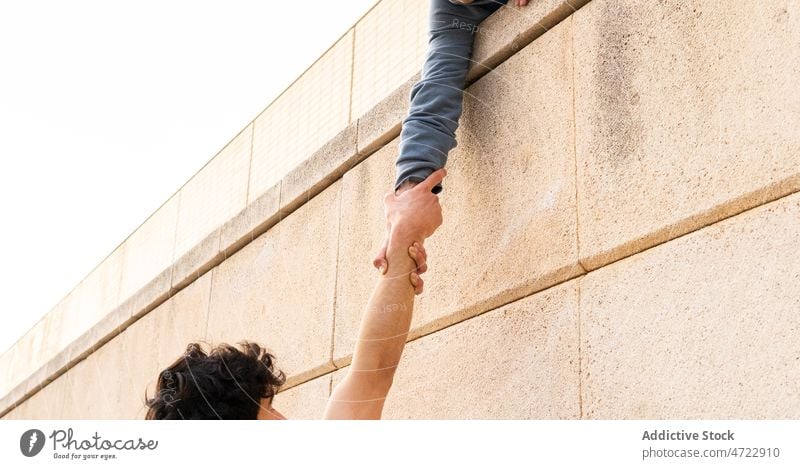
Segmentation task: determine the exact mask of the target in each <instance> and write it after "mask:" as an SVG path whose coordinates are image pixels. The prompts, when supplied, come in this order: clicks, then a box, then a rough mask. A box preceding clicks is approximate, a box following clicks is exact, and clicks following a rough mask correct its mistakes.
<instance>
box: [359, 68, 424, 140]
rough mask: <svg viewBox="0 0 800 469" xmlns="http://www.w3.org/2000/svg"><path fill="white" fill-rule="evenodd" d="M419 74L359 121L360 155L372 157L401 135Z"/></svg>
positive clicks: (367, 112)
mask: <svg viewBox="0 0 800 469" xmlns="http://www.w3.org/2000/svg"><path fill="white" fill-rule="evenodd" d="M417 81H419V73H416V74H415V75H414V76H412V77H411V78H410V79H408V80H406V81H405V82H404V83H403V84H401V85H400V86H399V87H398V88H397V89H395V90H394V91H392V92H391V93H390V94H389V95H387V96H386V97H385V98H384V99H382V100H381V101H380V102H379V103H377V104H376V105H375V106H374V107H372V109H370V110H369V111H366V112H365V113H364V114H363V115H362V116H361V117H359V119H358V142H357V143H358V153H359V154H360V155H370V154H372V153H374V152H376V151H378V150H380V149H381V147H383V146H384V145H386V144H387V143H389V142H390V141H392V140H394V138H395V137H397V136H398V135H400V130H401V129H402V121H403V119H404V118H405V117H406V114H407V113H408V104H409V98H410V94H411V88H412V87H413V86H414V83H416V82H417Z"/></svg>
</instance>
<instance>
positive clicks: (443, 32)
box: [373, 0, 528, 272]
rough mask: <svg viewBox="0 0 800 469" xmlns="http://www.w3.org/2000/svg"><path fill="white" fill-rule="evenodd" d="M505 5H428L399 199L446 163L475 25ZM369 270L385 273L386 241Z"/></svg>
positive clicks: (400, 164)
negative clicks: (425, 50)
mask: <svg viewBox="0 0 800 469" xmlns="http://www.w3.org/2000/svg"><path fill="white" fill-rule="evenodd" d="M507 1H508V0H460V1H459V0H431V3H430V11H429V14H428V53H427V55H426V58H425V64H424V65H423V67H422V74H421V77H420V80H419V81H418V82H417V83H416V84H414V87H413V88H412V89H411V96H410V101H411V102H410V106H409V109H408V115H407V116H406V118H405V119H404V120H403V129H402V131H401V133H400V152H399V154H398V156H397V163H396V166H397V176H396V179H395V186H394V189H395V191H397V193H398V194H401V193H402V192H403V191H405V190H407V189H409V188H411V187H414V186H415V185H416V184H418V183H419V182H420V181H423V180H425V179H426V178H427V177H428V176H429V175H430V174H431V173H432V172H434V171H436V170H437V169H440V168H443V167H444V166H445V164H446V163H447V155H448V153H449V152H450V150H452V149H453V148H455V146H456V129H458V120H459V118H460V117H461V109H462V99H463V94H464V85H465V81H466V76H467V71H468V70H469V66H470V63H471V57H472V45H473V40H474V38H475V34H476V32H477V31H478V24H479V23H480V22H481V21H483V20H484V19H486V17H488V16H489V15H491V14H492V13H493V12H495V11H496V10H498V9H499V8H500V7H502V6H503V5H504V4H506V2H507ZM515 4H516V5H517V6H525V5H527V4H528V0H515ZM441 190H442V185H441V184H438V185H437V186H436V187H434V188H433V192H434V194H438V193H439V192H441ZM387 228H388V227H387ZM388 232H389V230H388V229H387V233H388ZM373 265H374V266H375V267H376V268H377V269H379V270H380V271H381V272H385V271H386V269H387V268H388V265H387V261H386V241H384V244H383V247H382V248H381V250H380V251H379V252H378V254H377V255H376V256H375V258H374V259H373Z"/></svg>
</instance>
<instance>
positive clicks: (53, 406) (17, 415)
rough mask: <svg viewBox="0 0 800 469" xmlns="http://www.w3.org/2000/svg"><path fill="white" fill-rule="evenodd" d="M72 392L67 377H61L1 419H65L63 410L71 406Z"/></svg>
mask: <svg viewBox="0 0 800 469" xmlns="http://www.w3.org/2000/svg"><path fill="white" fill-rule="evenodd" d="M72 399H73V391H72V388H71V383H70V382H69V376H68V375H62V376H60V377H59V378H58V379H56V380H55V381H53V382H51V383H49V384H48V385H47V386H45V387H44V388H42V390H41V391H39V392H38V393H36V394H34V395H33V397H31V398H30V399H27V400H25V401H23V402H22V403H20V404H19V405H18V406H16V407H15V408H13V410H11V411H10V412H8V413H7V414H5V415H3V417H2V418H3V419H7V420H13V419H32V420H44V419H47V420H60V419H64V418H66V417H65V412H64V410H65V409H68V408H69V407H70V406H71V402H72Z"/></svg>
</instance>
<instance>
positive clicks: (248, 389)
mask: <svg viewBox="0 0 800 469" xmlns="http://www.w3.org/2000/svg"><path fill="white" fill-rule="evenodd" d="M238 345H239V348H236V347H234V346H232V345H229V344H219V345H217V346H216V347H213V348H212V349H211V351H210V352H209V353H206V352H205V351H204V350H203V348H202V347H201V346H200V344H198V343H190V344H189V345H188V346H187V347H186V352H184V354H183V355H182V356H181V357H179V358H178V359H177V360H175V362H174V363H173V364H172V365H170V366H169V367H167V368H166V369H165V370H163V371H162V372H161V373H159V375H158V382H157V384H156V390H155V395H154V396H153V397H152V398H148V397H147V391H145V396H144V398H145V403H146V405H147V407H148V410H147V416H146V417H145V418H146V419H148V420H178V419H180V420H203V419H231V420H236V419H238V420H242V419H255V418H256V416H257V415H258V411H259V408H260V400H261V399H262V398H270V399H271V398H272V397H273V396H275V394H276V393H277V392H278V389H279V388H280V387H281V386H282V385H283V384H284V382H285V381H286V375H285V374H284V373H283V372H282V371H280V370H275V369H274V367H273V365H274V361H275V357H274V356H273V355H272V354H270V353H269V352H267V350H266V349H265V348H263V347H261V346H260V345H258V344H255V343H252V342H240V343H239V344H238Z"/></svg>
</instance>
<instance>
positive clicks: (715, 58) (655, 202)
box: [573, 0, 800, 269]
mask: <svg viewBox="0 0 800 469" xmlns="http://www.w3.org/2000/svg"><path fill="white" fill-rule="evenodd" d="M797 13H798V11H797V3H796V2H786V1H776V2H767V3H764V2H759V1H756V0H750V1H742V2H737V3H736V7H735V8H732V7H731V5H730V4H729V3H728V2H724V1H711V2H699V1H695V2H684V1H677V0H675V1H666V2H657V3H654V2H649V1H646V0H641V1H636V0H624V1H608V0H596V1H593V2H591V3H589V4H588V5H587V6H585V7H584V8H582V9H581V10H579V11H578V12H577V13H576V14H575V15H574V17H573V19H574V23H575V80H576V92H575V105H576V129H577V133H576V145H577V158H578V181H579V187H578V197H579V224H580V253H581V261H582V263H583V264H584V265H585V266H586V267H587V268H589V269H594V268H597V267H598V266H600V265H604V264H606V263H608V262H611V261H613V260H616V259H619V258H621V257H624V256H626V255H629V254H632V253H634V252H638V251H641V250H642V249H645V248H647V247H649V246H653V245H655V244H658V243H660V242H663V241H665V240H668V239H671V238H674V237H676V236H679V235H681V234H683V233H686V232H689V231H691V230H694V229H697V228H699V227H701V226H704V225H706V224H709V223H713V222H715V221H717V220H719V219H722V218H724V217H726V216H729V215H731V214H734V213H738V212H740V211H742V210H745V209H747V208H750V207H753V206H756V205H758V204H761V203H764V202H765V201H768V200H772V199H774V198H776V197H780V196H782V195H785V194H787V193H790V192H792V191H794V190H797V189H798V188H800V134H798V132H797V128H798V127H800V89H798V87H797V86H796V85H797V80H796V77H797V76H800V47H798V41H799V39H798V37H800V36H798V34H800V14H797ZM731 38H737V39H736V40H731Z"/></svg>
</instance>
